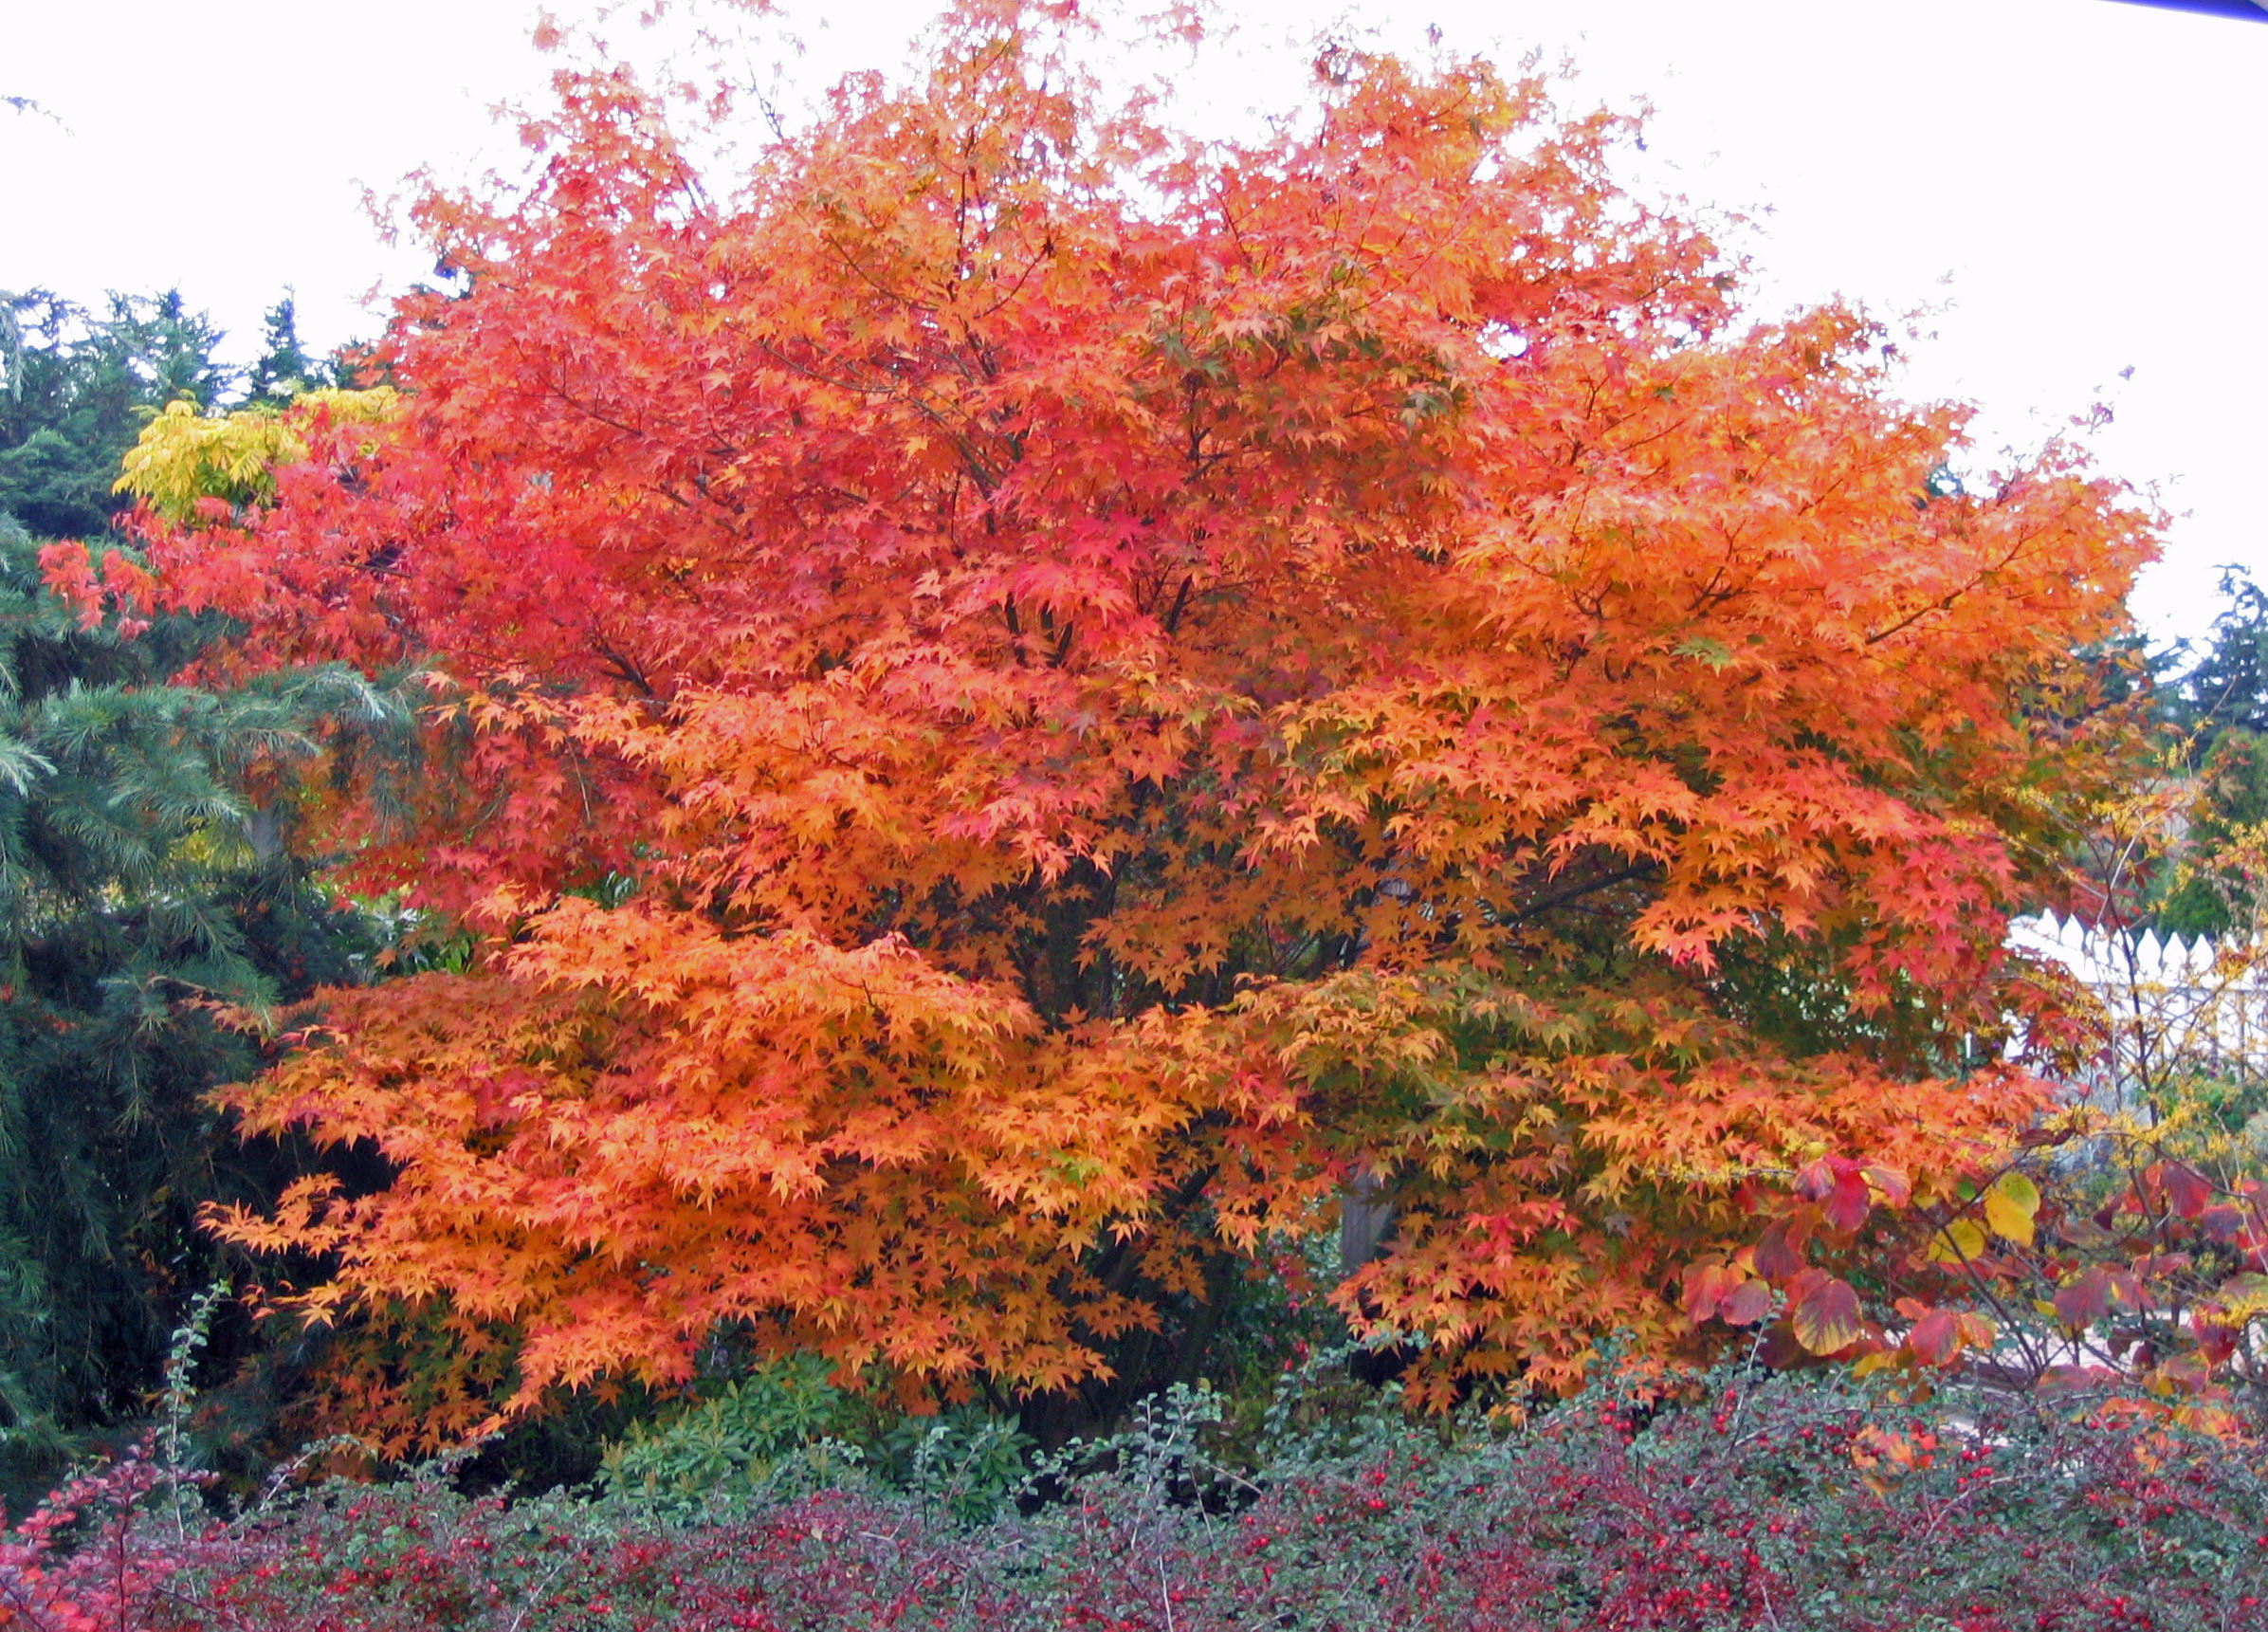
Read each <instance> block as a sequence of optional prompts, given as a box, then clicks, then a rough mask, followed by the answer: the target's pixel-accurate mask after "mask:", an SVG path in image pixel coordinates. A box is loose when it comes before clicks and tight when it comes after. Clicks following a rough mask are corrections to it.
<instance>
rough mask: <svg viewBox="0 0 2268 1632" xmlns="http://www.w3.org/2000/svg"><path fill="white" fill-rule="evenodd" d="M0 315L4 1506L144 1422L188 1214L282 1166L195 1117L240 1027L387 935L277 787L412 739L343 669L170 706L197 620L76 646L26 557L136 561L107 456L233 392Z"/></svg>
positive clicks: (186, 1248)
mask: <svg viewBox="0 0 2268 1632" xmlns="http://www.w3.org/2000/svg"><path fill="white" fill-rule="evenodd" d="M6 309H7V311H8V312H9V315H10V316H11V317H12V318H13V319H15V321H16V323H17V325H18V327H17V339H18V343H17V344H16V345H15V346H14V348H13V351H12V355H11V356H10V357H9V369H8V376H7V380H6V386H5V389H4V390H0V1485H6V1484H9V1483H14V1482H18V1481H21V1480H34V1479H36V1478H37V1476H38V1473H39V1464H40V1463H41V1462H43V1461H44V1460H46V1459H48V1458H51V1457H52V1456H53V1455H54V1454H56V1453H58V1452H59V1451H61V1450H63V1449H64V1448H65V1447H66V1446H67V1445H68V1444H69V1443H70V1442H71V1440H72V1439H73V1438H74V1437H76V1436H79V1435H82V1434H83V1433H84V1432H86V1431H89V1430H99V1429H100V1428H101V1427H102V1426H104V1425H105V1424H112V1423H119V1422H121V1421H130V1420H131V1419H133V1418H134V1417H136V1416H137V1415H139V1414H140V1413H141V1411H142V1409H143V1402H144V1398H145V1395H146V1393H147V1391H148V1390H149V1389H150V1388H151V1387H153V1386H154V1385H155V1380H156V1376H157V1371H158V1367H159V1364H160V1360H161V1357H162V1354H163V1350H164V1347H165V1342H166V1337H167V1333H168V1332H169V1330H170V1329H171V1328H172V1325H173V1323H174V1318H175V1317H176V1315H177V1313H178V1311H179V1307H180V1305H181V1303H182V1302H183V1301H184V1300H185V1299H186V1298H187V1297H188V1296H190V1295H192V1294H193V1293H196V1292H197V1291H198V1290H199V1289H201V1288H202V1287H203V1286H204V1285H206V1284H207V1283H208V1282H209V1281H210V1278H211V1277H212V1275H213V1274H215V1272H216V1270H218V1269H220V1268H223V1267H224V1266H223V1265H221V1263H220V1261H219V1258H218V1256H217V1251H216V1249H215V1248H214V1246H213V1245H212V1243H211V1242H210V1241H209V1240H208V1239H206V1238H204V1237H203V1236H202V1235H201V1234H200V1233H199V1232H198V1231H197V1229H196V1228H195V1214H196V1208H197V1206H198V1204H199V1203H200V1202H202V1201H206V1200H208V1199H214V1198H237V1197H244V1198H248V1197H251V1196H255V1195H259V1194H264V1193H268V1192H270V1191H271V1190H272V1186H273V1185H274V1184H275V1183H279V1182H280V1181H281V1178H282V1177H284V1175H283V1174H282V1173H281V1172H280V1171H277V1170H273V1169H277V1168H278V1165H279V1164H281V1163H284V1162H285V1161H287V1160H288V1153H284V1152H280V1151H274V1150H268V1151H265V1152H263V1151H259V1150H251V1151H247V1149H246V1147H244V1146H240V1145H239V1144H238V1143H237V1141H236V1140H235V1138H234V1137H233V1136H232V1135H231V1134H229V1132H228V1131H227V1130H225V1129H223V1128H219V1127H218V1126H216V1123H215V1119H214V1117H213V1115H212V1113H211V1112H210V1111H209V1110H208V1109H206V1108H205V1106H204V1104H203V1100H202V1096H203V1094H204V1093H205V1091H207V1090H208V1089H210V1088H211V1087H214V1086H216V1085H217V1084H220V1083H223V1082H228V1081H231V1080H235V1079H238V1078H241V1077H243V1076H245V1075H247V1074H248V1073H251V1072H252V1071H254V1070H256V1069H257V1067H258V1063H259V1054H260V1046H261V1045H260V1042H259V1040H258V1038H257V1037H256V1036H252V1035H250V1034H249V1033H248V1032H247V1031H246V1030H245V1029H243V1027H242V1026H241V1024H239V1023H232V1022H231V1021H230V1020H229V1018H228V1017H229V1014H230V1013H231V1012H232V1011H250V1012H252V1013H255V1014H256V1013H259V1012H261V1011H263V1010H267V1009H272V1008H273V1007H274V1006H275V1005H277V1004H278V1003H281V1002H286V1001H289V1000H292V999H297V998H299V997H302V996H303V995H305V994H306V993H307V992H308V991H310V990H311V989H312V988H314V987H315V986H317V985H321V984H335V983H338V982H343V981H354V980H356V979H357V978H358V977H360V976H362V975H364V974H366V973H367V972H368V971H369V969H370V967H371V962H372V959H373V957H374V955H375V952H376V950H377V949H378V945H379V939H380V937H379V926H378V925H377V923H376V922H375V919H374V918H373V916H372V915H371V914H370V913H369V912H367V911H364V910H361V909H358V908H353V907H352V905H351V904H348V903H342V902H338V901H337V900H335V899H333V898H332V897H331V896H330V895H329V894H328V893H327V892H325V891H324V890H323V889H320V887H319V886H318V885H317V884H316V883H315V881H314V877H313V871H312V868H311V866H310V864H309V863H308V861H307V860H306V859H305V858H303V857H302V856H300V855H298V854H296V853H294V850H293V848H292V845H291V842H290V841H291V837H292V832H291V827H292V824H291V819H290V816H291V810H292V798H291V791H290V790H291V787H292V783H293V777H294V774H295V772H296V771H297V770H300V769H303V768H305V767H307V766H309V765H311V764H314V763H316V762H318V761H317V758H316V757H317V754H318V751H319V743H320V740H321V739H323V738H324V737H326V736H327V737H329V738H331V739H333V740H334V741H336V739H338V737H339V736H340V734H341V733H346V734H356V733H361V734H369V733H373V732H375V733H379V734H381V735H383V734H386V733H389V732H391V731H392V730H393V728H394V727H395V726H397V725H398V724H401V722H402V719H403V716H402V712H401V709H400V707H399V706H398V704H397V702H396V701H395V699H394V698H393V696H392V695H391V694H390V693H388V692H386V691H384V690H382V689H380V688H375V687H373V686H372V685H371V684H370V683H369V682H367V681H366V680H364V679H362V678H361V677H360V676H358V675H357V674H355V673H353V672H351V671H349V670H346V669H317V670H303V671H299V672H288V673H280V674H275V675H271V676H266V677H264V678H263V679H261V680H260V681H258V682H256V683H254V684H252V685H249V686H247V687H246V688H242V689H238V690H233V691H229V692H225V693H224V692H215V691H212V690H208V689H201V688H197V687H194V686H190V685H184V684H181V683H180V682H179V676H180V673H181V671H182V669H183V668H184V666H185V665H186V664H187V663H189V661H190V660H191V659H192V658H193V656H194V655H195V654H196V652H197V651H199V650H200V649H201V647H202V646H203V645H204V643H205V642H206V641H207V640H208V639H209V638H210V636H211V635H212V634H213V633H215V630H214V628H213V627H211V626H210V624H209V623H208V622H206V621H204V620H199V619H192V618H185V617H173V616H161V617H159V618H157V619H156V620H155V622H154V623H152V624H150V625H148V626H147V627H140V628H136V629H133V630H121V628H120V627H119V624H118V622H117V620H116V619H115V618H113V619H110V620H107V621H104V622H101V623H97V624H95V625H93V626H91V627H90V626H88V625H87V624H86V623H85V622H84V621H83V620H82V618H81V617H80V616H79V615H78V614H77V613H76V612H75V610H74V609H72V608H71V607H69V606H67V605H66V604H64V602H63V601H62V600H61V599H60V598H59V597H57V596H55V595H53V594H52V593H50V592H49V591H48V589H47V588H46V585H45V584H44V583H43V581H42V578H41V573H40V565H39V556H38V552H39V545H40V542H41V538H42V535H54V534H66V533H77V534H78V535H80V536H81V537H82V538H85V539H87V540H88V541H90V543H94V544H95V547H96V548H97V551H98V553H101V549H102V548H104V547H107V548H111V549H117V548H123V547H125V546H124V545H123V544H122V543H121V542H120V541H117V540H116V539H113V540H111V541H109V542H108V544H107V546H104V545H102V544H101V543H98V542H96V541H98V540H99V539H100V537H101V533H102V531H103V529H104V528H106V526H107V524H108V523H109V520H110V517H111V515H112V513H113V504H114V502H113V500H112V498H111V495H110V492H109V488H110V484H111V482H112V480H113V479H114V477H115V474H116V471H117V468H118V460H119V453H120V452H122V451H123V449H125V448H126V447H127V446H129V445H130V444H131V442H132V440H133V438H134V436H135V435H136V434H137V432H138V431H139V428H140V424H141V423H142V421H143V419H144V418H146V416H147V414H148V413H149V412H150V411H151V410H153V409H155V408H156V407H157V406H159V405H161V404H163V403H164V402H167V401H171V400H174V399H176V398H177V397H180V396H185V395H186V396H189V397H190V398H192V400H196V401H199V402H200V403H204V402H210V400H211V399H212V398H213V396H214V395H215V394H217V393H218V392H220V391H221V390H222V389H223V387H224V386H225V385H226V383H227V381H228V379H229V373H228V371H227V370H226V369H224V368H223V367H222V366H221V365H220V364H218V363H217V362H216V361H215V360H214V359H213V356H212V351H213V345H214V342H215V341H216V340H217V339H219V336H218V335H217V333H216V332H215V331H214V330H213V329H212V328H211V326H210V324H209V323H207V322H206V321H204V320H203V319H202V318H201V317H194V316H192V315H190V314H188V313H186V312H185V311H184V310H183V309H182V307H181V304H180V303H179V301H178V300H177V299H175V298H174V297H171V296H169V297H166V298H164V299H162V300H159V301H155V302H131V301H122V300H121V301H114V302H113V304H112V310H111V315H110V317H109V318H107V319H104V320H101V321H88V320H85V319H84V317H83V314H76V315H75V314H74V313H73V310H72V308H70V307H68V306H67V305H66V304H65V303H63V302H60V301H57V300H55V299H53V298H52V297H47V296H36V297H27V298H19V299H15V300H12V301H8V302H7V303H6ZM279 310H280V311H281V313H282V318H283V324H282V326H283V330H284V339H287V340H290V341H291V344H292V345H294V346H296V339H292V337H291V336H290V332H289V329H290V324H289V311H288V303H284V306H283V307H281V308H279ZM273 326H274V325H271V328H272V327H273ZM274 338H275V337H274V335H273V334H272V333H271V340H272V339H274ZM270 349H271V353H272V352H274V351H275V350H276V349H277V348H275V347H274V346H272V345H271V348H270ZM301 360H302V361H303V360H304V359H303V358H302V359H301ZM276 383H277V385H278V387H279V389H283V390H288V389H290V387H289V384H288V382H287V381H285V380H284V378H283V376H281V375H279V376H278V377H277V381H276ZM9 510H13V511H14V514H13V516H10V515H9V514H8V513H7V512H8V511H9ZM255 772H256V773H257V774H256V775H248V774H247V773H255ZM223 1347H226V1346H225V1345H224V1346H223ZM224 1358H225V1356H224Z"/></svg>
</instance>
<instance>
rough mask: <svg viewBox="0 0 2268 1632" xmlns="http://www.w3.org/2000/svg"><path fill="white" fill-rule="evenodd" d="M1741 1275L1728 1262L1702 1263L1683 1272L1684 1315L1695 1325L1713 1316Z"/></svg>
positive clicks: (1738, 1281) (1740, 1278)
mask: <svg viewBox="0 0 2268 1632" xmlns="http://www.w3.org/2000/svg"><path fill="white" fill-rule="evenodd" d="M1742 1278H1743V1277H1742V1275H1741V1273H1740V1271H1738V1270H1736V1269H1734V1268H1733V1267H1732V1266H1731V1265H1730V1264H1702V1265H1700V1266H1699V1267H1697V1268H1695V1269H1691V1270H1688V1271H1686V1274H1685V1298H1684V1304H1685V1317H1686V1319H1688V1320H1690V1321H1692V1323H1693V1324H1694V1325H1695V1326H1699V1325H1700V1324H1701V1323H1702V1322H1703V1321H1705V1320H1710V1319H1713V1318H1715V1316H1716V1313H1717V1311H1718V1309H1719V1308H1720V1307H1721V1306H1722V1305H1723V1303H1724V1302H1725V1297H1726V1294H1727V1293H1729V1292H1731V1291H1732V1290H1733V1289H1734V1288H1735V1287H1737V1286H1738V1285H1739V1284H1740V1282H1741V1280H1742Z"/></svg>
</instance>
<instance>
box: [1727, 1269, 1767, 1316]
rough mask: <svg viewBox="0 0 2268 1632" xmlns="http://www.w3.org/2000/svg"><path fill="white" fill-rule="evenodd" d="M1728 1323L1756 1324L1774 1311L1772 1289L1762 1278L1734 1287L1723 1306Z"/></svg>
mask: <svg viewBox="0 0 2268 1632" xmlns="http://www.w3.org/2000/svg"><path fill="white" fill-rule="evenodd" d="M1721 1312H1722V1313H1723V1315H1724V1317H1725V1320H1726V1322H1727V1324H1728V1325H1731V1326H1754V1325H1755V1324H1756V1323H1757V1322H1758V1321H1760V1320H1762V1319H1764V1317H1765V1315H1767V1314H1770V1313H1771V1312H1772V1289H1771V1287H1770V1285H1769V1284H1767V1283H1766V1282H1764V1281H1760V1280H1746V1281H1743V1282H1741V1284H1740V1285H1739V1286H1737V1287H1734V1288H1733V1289H1732V1291H1731V1293H1729V1294H1728V1295H1727V1297H1726V1299H1725V1301H1724V1304H1723V1305H1722V1306H1721Z"/></svg>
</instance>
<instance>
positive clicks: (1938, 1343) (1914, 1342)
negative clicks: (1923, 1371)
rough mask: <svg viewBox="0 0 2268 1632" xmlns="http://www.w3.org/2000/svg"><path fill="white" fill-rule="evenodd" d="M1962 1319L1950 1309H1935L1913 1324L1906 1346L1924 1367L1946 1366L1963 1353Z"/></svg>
mask: <svg viewBox="0 0 2268 1632" xmlns="http://www.w3.org/2000/svg"><path fill="white" fill-rule="evenodd" d="M1961 1339H1962V1330H1961V1317H1960V1316H1959V1315H1958V1314H1956V1313H1954V1312H1953V1311H1951V1310H1949V1309H1933V1310H1931V1311H1930V1312H1929V1313H1928V1314H1925V1315H1923V1316H1922V1317H1921V1319H1919V1320H1917V1321H1915V1322H1914V1323H1913V1329H1912V1330H1911V1332H1909V1333H1908V1334H1907V1336H1906V1346H1907V1347H1908V1348H1911V1349H1912V1350H1913V1357H1914V1358H1915V1359H1916V1360H1919V1361H1920V1362H1921V1363H1922V1364H1923V1365H1924V1366H1944V1365H1946V1364H1947V1363H1948V1362H1949V1361H1951V1360H1952V1358H1953V1357H1954V1356H1955V1355H1957V1354H1959V1353H1960V1352H1961Z"/></svg>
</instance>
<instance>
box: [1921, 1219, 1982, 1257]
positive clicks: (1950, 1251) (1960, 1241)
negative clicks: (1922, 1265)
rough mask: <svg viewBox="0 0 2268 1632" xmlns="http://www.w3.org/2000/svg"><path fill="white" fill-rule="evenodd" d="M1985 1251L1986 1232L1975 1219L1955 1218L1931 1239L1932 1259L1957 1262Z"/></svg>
mask: <svg viewBox="0 0 2268 1632" xmlns="http://www.w3.org/2000/svg"><path fill="white" fill-rule="evenodd" d="M1984 1251H1985V1232H1984V1231H1983V1230H1981V1229H1979V1228H1978V1227H1977V1224H1976V1221H1975V1220H1974V1219H1954V1220H1953V1221H1952V1222H1951V1223H1949V1224H1948V1225H1947V1226H1946V1227H1945V1228H1944V1229H1942V1230H1940V1231H1939V1232H1938V1233H1937V1234H1936V1235H1935V1236H1934V1237H1933V1238H1931V1239H1930V1262H1931V1263H1937V1264H1957V1263H1960V1262H1962V1261H1963V1260H1965V1259H1967V1258H1973V1257H1977V1256H1980V1255H1981V1254H1983V1252H1984Z"/></svg>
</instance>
